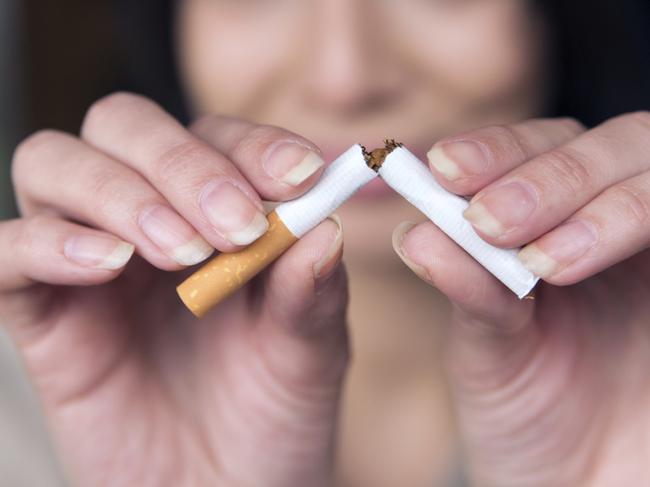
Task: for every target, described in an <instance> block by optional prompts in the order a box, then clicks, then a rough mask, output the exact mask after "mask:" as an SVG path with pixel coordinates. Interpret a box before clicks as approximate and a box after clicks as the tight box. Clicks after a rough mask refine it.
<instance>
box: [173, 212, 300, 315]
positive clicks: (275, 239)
mask: <svg viewBox="0 0 650 487" xmlns="http://www.w3.org/2000/svg"><path fill="white" fill-rule="evenodd" d="M268 221H269V229H268V230H267V232H266V233H265V234H264V235H262V236H261V237H260V238H259V239H258V240H256V241H255V242H253V243H252V244H251V245H249V246H248V247H246V248H245V249H243V250H240V251H239V252H232V253H223V254H219V255H218V256H216V257H215V258H213V259H212V260H210V261H209V262H208V263H207V264H205V265H204V266H202V267H201V268H200V269H199V270H198V271H196V272H195V273H194V274H192V275H191V276H190V277H188V278H187V279H186V280H185V281H184V282H183V283H181V284H180V285H179V286H178V287H177V288H176V291H177V292H178V295H179V296H180V298H181V299H182V300H183V303H185V306H187V308H188V309H189V310H190V311H191V312H192V313H194V315H196V316H197V317H199V318H201V317H203V316H204V315H205V314H206V313H207V312H208V311H209V310H210V309H211V308H212V307H213V306H215V305H217V304H218V303H219V302H221V301H222V300H224V299H226V298H227V297H228V296H230V295H231V294H233V293H234V292H235V291H237V290H238V289H239V288H241V287H242V286H243V285H244V284H246V283H247V282H248V281H249V280H250V279H252V278H253V277H255V276H256V275H257V274H258V273H260V272H261V271H262V270H263V269H264V268H265V267H267V266H268V265H269V264H271V263H272V262H273V261H274V260H275V259H277V258H278V257H279V256H280V255H282V253H284V252H285V251H286V250H287V249H288V248H289V247H291V246H292V245H293V244H294V243H295V242H296V241H297V240H298V237H296V236H295V235H294V234H292V233H291V232H290V231H289V229H288V228H287V227H286V225H285V224H284V223H283V222H282V220H281V219H280V218H279V217H278V215H277V213H276V212H275V211H274V212H272V213H270V214H269V215H268Z"/></svg>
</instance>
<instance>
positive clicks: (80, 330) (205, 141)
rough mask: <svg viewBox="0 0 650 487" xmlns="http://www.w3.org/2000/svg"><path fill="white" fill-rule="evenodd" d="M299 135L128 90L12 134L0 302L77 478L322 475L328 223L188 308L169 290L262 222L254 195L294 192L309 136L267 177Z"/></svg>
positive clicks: (208, 480) (261, 480)
mask: <svg viewBox="0 0 650 487" xmlns="http://www.w3.org/2000/svg"><path fill="white" fill-rule="evenodd" d="M283 141H286V142H289V143H290V144H289V145H287V146H282V142H283ZM280 146H282V148H281V147H280ZM278 148H279V150H285V151H286V152H283V154H282V155H281V157H280V160H279V161H278V160H277V159H276V160H275V162H279V163H280V165H279V166H271V162H270V161H271V160H270V159H269V160H268V161H265V157H266V156H268V155H270V154H271V152H272V151H273V150H274V149H278ZM309 151H313V152H316V153H318V149H317V148H316V147H315V146H314V145H313V144H312V143H310V142H309V141H306V140H304V139H303V138H301V137H299V136H297V135H294V134H291V133H289V132H287V131H284V130H281V129H278V128H274V127H269V126H260V125H256V124H253V123H249V122H245V121H242V120H237V119H231V118H227V117H217V116H214V117H205V118H203V119H201V120H200V121H199V122H198V123H196V124H194V125H193V126H192V127H191V128H190V129H186V128H184V127H183V126H182V125H180V124H179V123H178V122H177V121H175V120H174V119H173V118H172V117H171V116H169V115H168V114H166V113H165V112H164V111H163V110H162V109H161V108H160V107H158V106H157V105H156V104H154V103H153V102H151V101H149V100H147V99H145V98H142V97H140V96H136V95H130V94H115V95H111V96H109V97H106V98H104V99H102V100H100V101H99V102H97V103H96V104H95V105H94V106H93V107H92V108H91V109H90V110H89V112H88V114H87V116H86V119H85V122H84V125H83V128H82V131H81V136H80V137H73V136H71V135H67V134H63V133H59V132H54V131H43V132H39V133H37V134H36V135H34V136H32V137H30V138H29V139H27V140H26V141H25V142H23V143H22V144H21V145H20V146H19V148H18V149H17V151H16V154H15V160H14V167H13V175H14V184H15V189H16V194H17V199H18V203H19V207H20V209H21V214H22V216H21V217H20V218H18V219H15V220H12V221H6V222H1V223H0V267H1V268H2V275H1V277H0V320H1V321H2V322H3V323H5V324H6V325H7V329H8V330H9V332H10V334H11V336H12V338H13V339H14V341H15V343H16V344H17V346H18V348H19V349H20V351H21V353H22V356H23V358H24V361H25V364H26V366H27V369H28V371H29V373H30V375H31V379H32V381H33V383H34V385H35V386H36V388H37V391H38V393H39V395H40V398H41V401H42V404H43V407H44V410H45V413H46V417H47V420H48V423H49V426H50V429H51V431H52V433H53V437H54V441H55V443H56V445H57V447H58V449H59V452H60V456H61V458H62V460H63V462H64V467H65V469H66V470H67V472H68V474H69V476H70V479H71V481H72V482H73V483H74V484H79V485H93V486H102V485H111V486H116V485H125V486H126V485H129V486H131V485H140V486H159V485H178V486H182V485H192V486H196V485H238V486H246V485H252V486H257V485H265V486H269V487H272V486H295V485H310V486H316V485H321V484H322V485H329V484H330V483H331V474H332V470H331V466H332V451H333V441H334V438H333V437H334V433H333V432H334V429H335V422H336V413H337V404H338V399H339V394H340V386H341V380H342V376H343V373H344V371H345V367H346V363H347V346H346V345H347V335H346V326H345V318H344V317H345V307H346V300H347V293H346V278H345V271H344V269H343V268H342V266H341V265H340V258H341V252H342V239H341V229H340V226H339V225H338V223H336V222H334V221H331V220H328V221H326V222H324V223H322V224H321V225H320V226H318V227H317V228H315V229H314V230H313V231H312V232H311V233H309V234H308V235H306V236H305V237H304V238H302V239H301V240H300V241H299V242H298V243H296V245H294V246H293V247H292V248H291V249H290V250H289V251H288V252H287V253H286V254H285V255H283V256H282V257H281V258H280V259H279V260H278V261H277V262H276V263H275V264H274V265H273V266H272V267H271V268H270V269H269V271H267V272H265V273H264V274H263V275H261V276H260V277H258V278H257V279H255V280H254V281H252V282H251V284H249V285H248V286H247V287H246V288H244V289H242V290H241V291H240V292H238V293H237V294H236V295H235V296H233V297H232V298H231V299H229V300H227V301H225V302H224V303H222V304H221V305H220V306H219V307H217V309H215V310H214V311H213V312H212V313H210V314H208V315H207V316H206V318H204V319H203V320H200V321H197V320H196V319H195V318H194V317H193V316H192V315H191V314H190V313H189V311H187V310H186V309H185V308H184V307H183V305H182V304H181V302H180V300H179V299H178V297H177V296H176V294H175V292H174V288H175V286H176V285H177V284H178V283H179V282H180V281H181V280H182V279H183V278H184V277H185V276H186V275H187V273H182V275H181V273H178V272H171V271H180V270H183V269H184V268H185V267H187V266H188V265H191V264H196V263H198V262H199V261H200V260H203V259H205V258H207V257H208V255H209V253H210V252H211V250H212V248H216V249H217V250H218V251H233V250H236V249H238V248H240V246H241V245H246V244H248V243H250V242H251V241H253V240H254V239H255V238H256V237H258V236H259V235H260V234H261V233H263V232H264V231H265V226H264V225H265V220H264V219H262V218H261V217H262V213H261V212H262V204H261V198H265V199H271V200H286V199H291V198H294V197H296V196H297V195H299V194H301V193H303V192H305V191H306V190H307V189H308V188H309V187H311V186H312V185H313V183H314V182H315V181H316V180H317V179H318V177H319V175H320V173H321V172H322V166H321V167H318V164H317V163H315V162H318V158H314V157H313V156H312V157H311V159H310V160H311V163H310V164H307V165H306V167H304V171H294V172H293V173H291V177H290V178H289V179H285V181H284V182H283V181H282V177H281V176H282V173H283V172H286V170H287V169H288V168H289V163H290V162H292V161H293V162H296V163H297V162H298V161H300V160H301V158H302V157H303V156H305V155H306V154H309V153H310V152H309ZM274 154H275V155H278V154H279V152H275V153H274ZM267 170H268V172H267ZM310 173H311V174H310ZM212 190H215V192H214V193H211V191H212ZM251 222H253V223H252V224H251ZM134 249H135V253H136V255H135V256H134V257H133V258H130V257H131V254H132V253H133V250H134ZM129 260H130V261H131V262H129V263H128V265H127V262H128V261H129Z"/></svg>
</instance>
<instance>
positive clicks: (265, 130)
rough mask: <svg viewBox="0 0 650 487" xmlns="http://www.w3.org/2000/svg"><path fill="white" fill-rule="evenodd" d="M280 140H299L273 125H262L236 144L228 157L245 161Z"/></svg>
mask: <svg viewBox="0 0 650 487" xmlns="http://www.w3.org/2000/svg"><path fill="white" fill-rule="evenodd" d="M280 139H292V140H296V141H298V140H297V138H295V137H293V138H292V137H291V136H290V134H289V133H288V132H285V131H284V130H283V129H281V128H279V127H275V126H273V125H260V126H258V127H255V128H254V129H252V130H251V131H250V132H248V133H247V134H246V135H245V136H244V137H242V138H241V139H239V140H238V141H237V143H236V144H234V145H233V146H232V148H231V149H230V150H229V151H228V156H229V157H230V158H231V159H234V160H238V159H245V158H248V157H251V155H255V154H256V153H259V152H260V151H261V150H263V149H265V148H266V146H267V145H268V144H270V143H273V142H275V141H276V140H280Z"/></svg>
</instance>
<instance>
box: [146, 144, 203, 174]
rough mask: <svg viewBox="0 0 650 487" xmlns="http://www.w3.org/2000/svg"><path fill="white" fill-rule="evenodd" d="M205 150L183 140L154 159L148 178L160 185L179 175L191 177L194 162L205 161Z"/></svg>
mask: <svg viewBox="0 0 650 487" xmlns="http://www.w3.org/2000/svg"><path fill="white" fill-rule="evenodd" d="M205 154H206V149H205V147H204V146H203V144H201V143H200V142H198V141H196V140H192V139H189V140H183V141H181V142H178V143H176V144H173V145H172V146H171V147H169V148H168V149H166V150H165V151H164V152H163V153H162V154H160V155H158V156H157V157H155V158H154V161H153V163H152V167H151V168H150V172H151V174H150V176H149V177H150V178H151V179H152V180H156V181H158V182H159V183H161V184H165V185H166V184H168V183H169V182H170V181H172V180H174V179H178V178H179V176H180V175H184V176H185V177H187V176H189V175H191V174H192V173H193V171H192V170H191V166H193V165H195V161H197V160H200V159H205V158H206V156H205Z"/></svg>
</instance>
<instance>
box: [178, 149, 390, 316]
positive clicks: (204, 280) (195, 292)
mask: <svg viewBox="0 0 650 487" xmlns="http://www.w3.org/2000/svg"><path fill="white" fill-rule="evenodd" d="M380 150H382V151H387V149H380ZM372 160H373V161H374V159H372ZM382 160H383V159H382ZM370 161H371V156H370V154H368V153H367V152H366V151H365V149H364V148H363V147H362V146H361V145H354V146H352V147H351V148H350V149H348V150H347V151H346V152H344V153H343V154H342V155H341V156H340V157H339V158H338V159H336V160H335V161H334V162H332V164H331V165H330V166H329V167H328V168H327V169H326V170H325V171H324V172H323V175H322V176H321V178H320V180H319V181H318V183H316V185H315V186H314V187H312V188H311V189H310V190H309V191H308V192H307V193H305V194H304V195H302V196H300V197H299V198H296V199H294V200H291V201H288V202H286V203H282V204H280V205H279V206H277V207H276V208H275V210H274V211H273V212H272V213H270V214H269V216H268V220H269V228H268V230H267V232H266V233H265V234H264V235H262V236H261V237H260V238H259V239H258V240H256V241H255V242H253V243H252V244H251V245H249V246H248V247H246V248H245V249H243V250H241V251H239V252H232V253H222V254H219V255H218V256H217V257H215V258H213V259H212V260H210V261H209V262H208V263H207V264H205V265H203V266H202V267H201V268H200V269H199V270H198V271H196V272H195V273H194V274H192V275H191V276H190V277H189V278H187V279H186V280H185V281H184V282H183V283H182V284H181V285H180V286H178V287H177V288H176V290H177V292H178V295H179V296H180V298H181V299H182V301H183V303H185V306H187V308H188V309H189V310H190V311H191V312H192V313H194V314H195V315H196V316H198V317H199V318H200V317H202V316H204V315H205V314H206V313H207V312H208V311H209V310H210V309H211V308H212V307H214V306H215V305H217V304H218V303H219V302H220V301H222V300H224V299H225V298H227V297H228V296H230V295H231V294H233V293H234V292H235V291H237V290H238V289H239V288H241V287H242V286H243V285H244V284H246V283H247V282H248V281H249V280H250V279H252V278H253V277H254V276H255V275H257V274H259V273H260V272H261V271H262V270H263V269H264V268H265V267H267V266H268V265H269V264H271V263H272V262H273V261H274V260H276V259H277V258H278V257H279V256H280V255H282V254H283V253H284V252H285V251H286V250H287V249H289V247H291V246H292V245H293V244H294V243H295V242H296V241H297V240H298V239H299V238H300V237H302V236H303V235H305V234H306V233H307V232H309V230H311V229H312V228H314V227H315V226H316V225H318V224H319V223H320V222H322V221H323V220H325V219H326V218H327V217H328V216H330V215H331V214H332V213H333V212H334V211H335V210H336V209H337V208H338V207H339V206H341V204H343V203H344V202H345V201H346V200H347V199H348V198H349V197H350V196H352V195H353V194H354V193H355V192H356V191H357V190H358V189H359V188H361V187H362V186H364V185H365V184H366V183H368V182H370V181H371V180H372V179H374V178H376V177H377V171H376V168H374V167H373V166H371V162H370Z"/></svg>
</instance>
